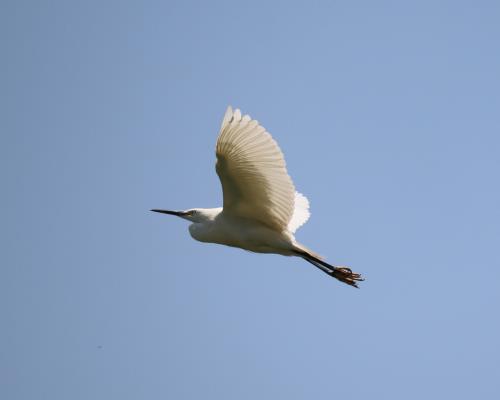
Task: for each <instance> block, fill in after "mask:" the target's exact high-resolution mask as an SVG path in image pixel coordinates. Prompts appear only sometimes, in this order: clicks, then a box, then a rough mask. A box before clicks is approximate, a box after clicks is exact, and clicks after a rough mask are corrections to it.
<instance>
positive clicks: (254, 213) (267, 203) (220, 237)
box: [151, 107, 363, 287]
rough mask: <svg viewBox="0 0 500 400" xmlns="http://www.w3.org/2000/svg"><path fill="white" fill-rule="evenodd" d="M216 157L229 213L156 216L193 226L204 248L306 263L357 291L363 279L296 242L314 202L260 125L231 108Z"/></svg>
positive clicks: (197, 210)
mask: <svg viewBox="0 0 500 400" xmlns="http://www.w3.org/2000/svg"><path fill="white" fill-rule="evenodd" d="M215 154H216V156H217V162H216V166H215V169H216V171H217V174H218V175H219V179H220V181H221V184H222V192H223V198H224V199H223V200H224V201H223V207H218V208H193V209H189V210H185V211H171V210H160V209H153V210H151V211H155V212H159V213H163V214H170V215H176V216H178V217H181V218H184V219H186V220H188V221H191V222H192V223H191V225H190V226H189V233H190V234H191V236H192V237H193V238H194V239H196V240H198V241H200V242H207V243H218V244H224V245H226V246H232V247H239V248H241V249H244V250H249V251H252V252H256V253H274V254H281V255H284V256H297V257H301V258H303V259H304V260H306V261H308V262H309V263H311V264H312V265H314V266H315V267H317V268H319V269H320V270H322V271H323V272H325V273H327V274H328V275H330V276H333V277H335V278H337V279H338V280H340V281H342V282H344V283H347V284H348V285H351V286H354V287H357V283H356V282H357V281H362V280H363V279H362V278H361V275H360V274H356V273H354V272H352V271H351V269H349V268H347V267H337V266H333V265H330V264H328V263H326V262H325V261H323V260H322V258H321V257H320V256H319V255H317V254H316V253H314V252H312V251H311V250H309V249H308V248H307V247H305V246H303V245H302V244H300V243H298V242H297V241H296V240H295V237H294V233H295V231H296V230H297V229H298V228H299V227H300V226H301V225H303V224H304V223H305V222H306V221H307V220H308V219H309V215H310V213H309V201H308V200H307V198H306V197H305V196H304V195H302V194H300V193H299V192H296V191H295V187H294V185H293V182H292V179H291V178H290V176H289V175H288V173H287V170H286V163H285V159H284V157H283V153H282V152H281V150H280V148H279V146H278V144H277V143H276V141H275V140H274V139H273V138H272V137H271V135H270V134H269V133H268V132H266V130H265V129H264V127H262V126H261V125H259V122H258V121H256V120H254V119H252V118H250V116H248V115H243V116H242V114H241V112H240V110H238V109H237V110H234V111H233V109H232V108H231V107H228V108H227V111H226V114H225V115H224V119H223V121H222V126H221V128H220V132H219V137H218V139H217V145H216V151H215Z"/></svg>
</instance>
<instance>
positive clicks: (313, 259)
mask: <svg viewBox="0 0 500 400" xmlns="http://www.w3.org/2000/svg"><path fill="white" fill-rule="evenodd" d="M294 252H295V254H296V255H297V256H299V257H302V258H303V259H304V260H306V261H307V262H308V263H311V264H312V265H314V266H315V267H316V268H319V269H320V270H321V271H323V272H324V273H325V274H328V275H330V276H333V277H334V278H336V279H338V280H339V281H341V282H344V283H346V284H348V285H351V286H354V287H356V288H357V287H358V284H357V282H360V281H364V279H363V278H362V277H361V274H357V273H355V272H352V270H351V269H350V268H347V267H336V266H334V265H331V264H328V263H327V262H325V261H323V260H322V259H321V257H320V256H319V255H317V254H315V253H313V252H312V251H310V250H309V249H307V248H305V247H304V246H302V245H298V246H297V247H296V249H295V250H294Z"/></svg>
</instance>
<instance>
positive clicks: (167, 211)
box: [151, 209, 186, 217]
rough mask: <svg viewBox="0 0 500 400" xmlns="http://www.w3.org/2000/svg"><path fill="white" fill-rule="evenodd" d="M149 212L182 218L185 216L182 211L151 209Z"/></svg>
mask: <svg viewBox="0 0 500 400" xmlns="http://www.w3.org/2000/svg"><path fill="white" fill-rule="evenodd" d="M151 211H154V212H157V213H162V214H169V215H177V216H178V217H182V216H183V215H185V214H186V213H185V212H184V211H171V210H158V209H153V210H151Z"/></svg>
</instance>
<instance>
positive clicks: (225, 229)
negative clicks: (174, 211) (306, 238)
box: [189, 208, 294, 256]
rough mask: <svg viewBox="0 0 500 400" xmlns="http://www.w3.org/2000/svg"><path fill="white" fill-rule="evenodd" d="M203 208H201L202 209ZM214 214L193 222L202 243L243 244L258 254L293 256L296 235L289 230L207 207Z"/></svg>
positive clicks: (193, 232)
mask: <svg viewBox="0 0 500 400" xmlns="http://www.w3.org/2000/svg"><path fill="white" fill-rule="evenodd" d="M198 211H199V209H198ZM202 212H207V214H209V215H213V218H207V219H206V220H205V221H203V222H193V223H192V224H191V225H190V226H189V233H190V234H191V236H192V237H193V239H196V240H198V241H200V242H206V243H217V244H223V245H226V246H231V247H239V248H241V249H244V250H248V251H252V252H254V253H275V254H281V255H284V256H290V255H292V249H293V247H294V243H293V242H294V238H293V235H291V234H290V233H289V232H287V231H283V232H278V231H276V230H274V229H271V228H269V227H268V226H266V225H264V224H262V223H260V222H255V221H254V220H251V219H248V218H244V217H238V216H233V215H230V214H229V215H228V214H226V213H224V211H223V210H222V208H212V209H208V210H207V209H205V210H203V211H202Z"/></svg>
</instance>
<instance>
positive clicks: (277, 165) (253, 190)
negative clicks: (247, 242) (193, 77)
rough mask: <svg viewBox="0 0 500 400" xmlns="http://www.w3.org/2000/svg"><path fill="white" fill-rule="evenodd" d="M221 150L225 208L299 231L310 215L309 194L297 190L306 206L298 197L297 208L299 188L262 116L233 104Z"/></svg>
mask: <svg viewBox="0 0 500 400" xmlns="http://www.w3.org/2000/svg"><path fill="white" fill-rule="evenodd" d="M216 155H217V163H216V171H217V174H218V175H219V178H220V181H221V183H222V192H223V196H224V205H223V210H224V212H225V213H228V214H232V215H236V216H240V217H245V218H250V219H254V220H258V221H260V222H262V223H263V224H266V225H268V226H270V227H272V228H274V229H277V230H280V231H282V230H286V229H289V228H293V231H294V230H295V229H297V228H298V227H299V226H300V225H302V224H303V223H304V222H305V221H307V218H308V217H309V212H308V211H307V209H308V202H307V199H305V197H304V196H302V195H299V194H297V196H299V198H300V196H302V198H303V199H305V202H306V203H307V206H304V205H305V203H304V201H303V200H302V202H301V200H299V201H298V202H297V205H300V207H299V210H298V211H297V212H295V213H294V209H295V199H296V194H295V188H294V185H293V182H292V179H291V178H290V176H289V175H288V173H287V171H286V163H285V159H284V157H283V153H282V152H281V150H280V148H279V146H278V144H277V143H276V141H275V140H274V139H273V138H272V137H271V135H270V134H269V133H267V132H266V130H265V129H264V128H263V127H262V126H260V125H259V123H258V121H256V120H252V119H251V118H250V117H249V116H248V115H244V116H242V115H241V112H240V110H234V111H233V110H232V108H231V107H228V109H227V111H226V114H225V115H224V120H223V121H222V126H221V130H220V133H219V137H218V139H217V146H216ZM299 203H300V204H299ZM294 214H295V216H294ZM292 217H294V219H293V218H292ZM291 222H293V224H291V226H290V227H289V223H291ZM290 230H291V231H292V229H290Z"/></svg>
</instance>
